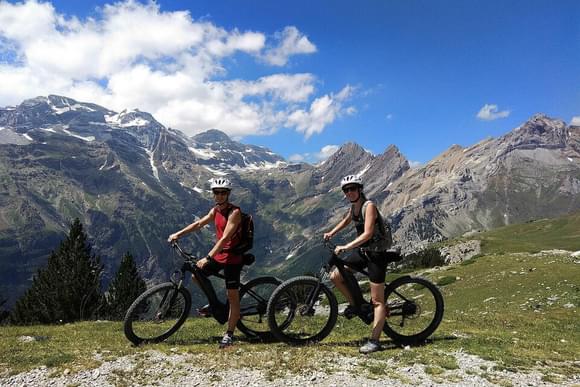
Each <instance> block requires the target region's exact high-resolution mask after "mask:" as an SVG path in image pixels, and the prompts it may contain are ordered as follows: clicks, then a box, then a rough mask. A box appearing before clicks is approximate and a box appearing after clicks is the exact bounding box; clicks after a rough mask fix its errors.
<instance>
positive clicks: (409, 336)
mask: <svg viewBox="0 0 580 387" xmlns="http://www.w3.org/2000/svg"><path fill="white" fill-rule="evenodd" d="M385 303H386V304H387V306H388V308H389V309H388V316H387V318H386V320H385V326H384V328H383V331H384V332H385V333H386V334H387V335H388V336H389V337H390V338H391V339H393V341H395V342H396V343H398V344H402V345H411V344H418V343H421V342H423V341H425V340H426V339H427V338H428V337H429V336H430V335H431V334H432V333H433V332H435V330H436V329H437V327H438V326H439V324H440V323H441V320H442V319H443V296H442V295H441V292H440V291H439V289H438V288H437V287H436V286H435V285H434V284H432V283H431V282H429V281H428V280H426V279H424V278H419V277H409V276H406V277H401V278H397V279H396V280H395V281H393V282H391V283H390V284H389V285H387V287H386V288H385Z"/></svg>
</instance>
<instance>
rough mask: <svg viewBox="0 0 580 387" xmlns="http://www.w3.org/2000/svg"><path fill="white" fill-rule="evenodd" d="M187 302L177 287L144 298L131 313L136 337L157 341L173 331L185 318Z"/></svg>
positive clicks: (164, 289)
mask: <svg viewBox="0 0 580 387" xmlns="http://www.w3.org/2000/svg"><path fill="white" fill-rule="evenodd" d="M185 310H186V300H185V298H184V296H183V294H182V293H181V292H179V291H178V290H177V288H175V287H171V288H169V287H168V288H163V289H159V291H157V292H154V293H152V294H150V295H149V297H147V298H144V299H143V300H142V301H141V302H140V303H139V304H138V305H137V306H136V307H135V309H134V310H133V312H132V313H131V316H130V318H131V325H132V330H133V333H134V334H135V336H137V337H138V338H140V339H142V340H144V341H147V340H155V339H156V338H158V337H160V336H162V335H163V334H164V333H166V332H167V331H169V330H170V329H172V328H173V327H174V326H175V325H176V324H177V322H178V321H179V320H180V319H181V318H182V317H183V314H184V311H185Z"/></svg>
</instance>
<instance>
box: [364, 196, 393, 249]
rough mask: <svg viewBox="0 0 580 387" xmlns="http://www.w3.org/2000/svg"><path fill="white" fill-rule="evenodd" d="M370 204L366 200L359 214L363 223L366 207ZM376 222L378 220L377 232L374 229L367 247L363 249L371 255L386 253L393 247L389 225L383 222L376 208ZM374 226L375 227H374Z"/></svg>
mask: <svg viewBox="0 0 580 387" xmlns="http://www.w3.org/2000/svg"><path fill="white" fill-rule="evenodd" d="M369 203H371V201H370V200H367V201H366V202H365V203H364V204H363V205H362V209H361V212H360V217H361V218H362V221H363V223H364V220H365V218H364V216H365V213H366V210H367V206H368V205H369ZM377 220H378V225H376V226H378V230H377V229H376V228H375V232H374V234H373V237H372V238H371V239H370V241H368V242H367V246H365V247H364V249H366V250H367V251H370V252H373V253H381V252H385V251H387V250H388V249H389V248H390V247H391V246H392V245H393V234H392V232H391V225H390V224H388V223H387V222H385V220H384V219H383V217H382V215H381V213H380V212H379V209H378V208H377ZM376 226H375V227H376Z"/></svg>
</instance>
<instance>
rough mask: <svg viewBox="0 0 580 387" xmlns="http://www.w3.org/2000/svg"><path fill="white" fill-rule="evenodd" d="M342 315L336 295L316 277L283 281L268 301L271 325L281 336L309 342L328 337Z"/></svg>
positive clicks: (295, 341)
mask: <svg viewBox="0 0 580 387" xmlns="http://www.w3.org/2000/svg"><path fill="white" fill-rule="evenodd" d="M337 316H338V305H337V302H336V297H335V296H334V294H333V293H332V291H331V290H330V289H328V287H326V286H325V285H324V284H322V283H320V282H319V280H318V279H317V278H314V277H305V276H303V277H296V278H292V279H289V280H288V281H286V282H283V283H282V284H281V285H280V286H279V287H278V288H277V289H276V290H275V291H274V293H273V294H272V297H271V298H270V302H269V303H268V325H269V326H270V331H271V332H272V334H273V335H274V337H276V338H277V339H278V340H281V341H284V342H286V343H289V344H298V345H301V344H307V343H311V342H317V341H320V340H322V339H324V338H325V337H326V336H328V334H329V333H330V332H331V331H332V328H334V325H335V324H336V318H337Z"/></svg>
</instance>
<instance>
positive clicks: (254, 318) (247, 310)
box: [237, 277, 282, 340]
mask: <svg viewBox="0 0 580 387" xmlns="http://www.w3.org/2000/svg"><path fill="white" fill-rule="evenodd" d="M280 283H282V281H280V280H279V279H278V278H276V277H258V278H254V279H253V280H251V281H250V282H248V283H246V284H244V285H242V287H241V288H240V320H239V321H238V324H237V326H238V329H239V330H240V331H241V332H243V333H244V334H245V335H246V336H248V337H249V338H253V339H261V340H267V339H268V338H269V337H270V328H269V327H268V319H267V318H266V310H267V308H268V301H269V300H270V296H272V293H274V290H276V288H277V287H278V285H280Z"/></svg>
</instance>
